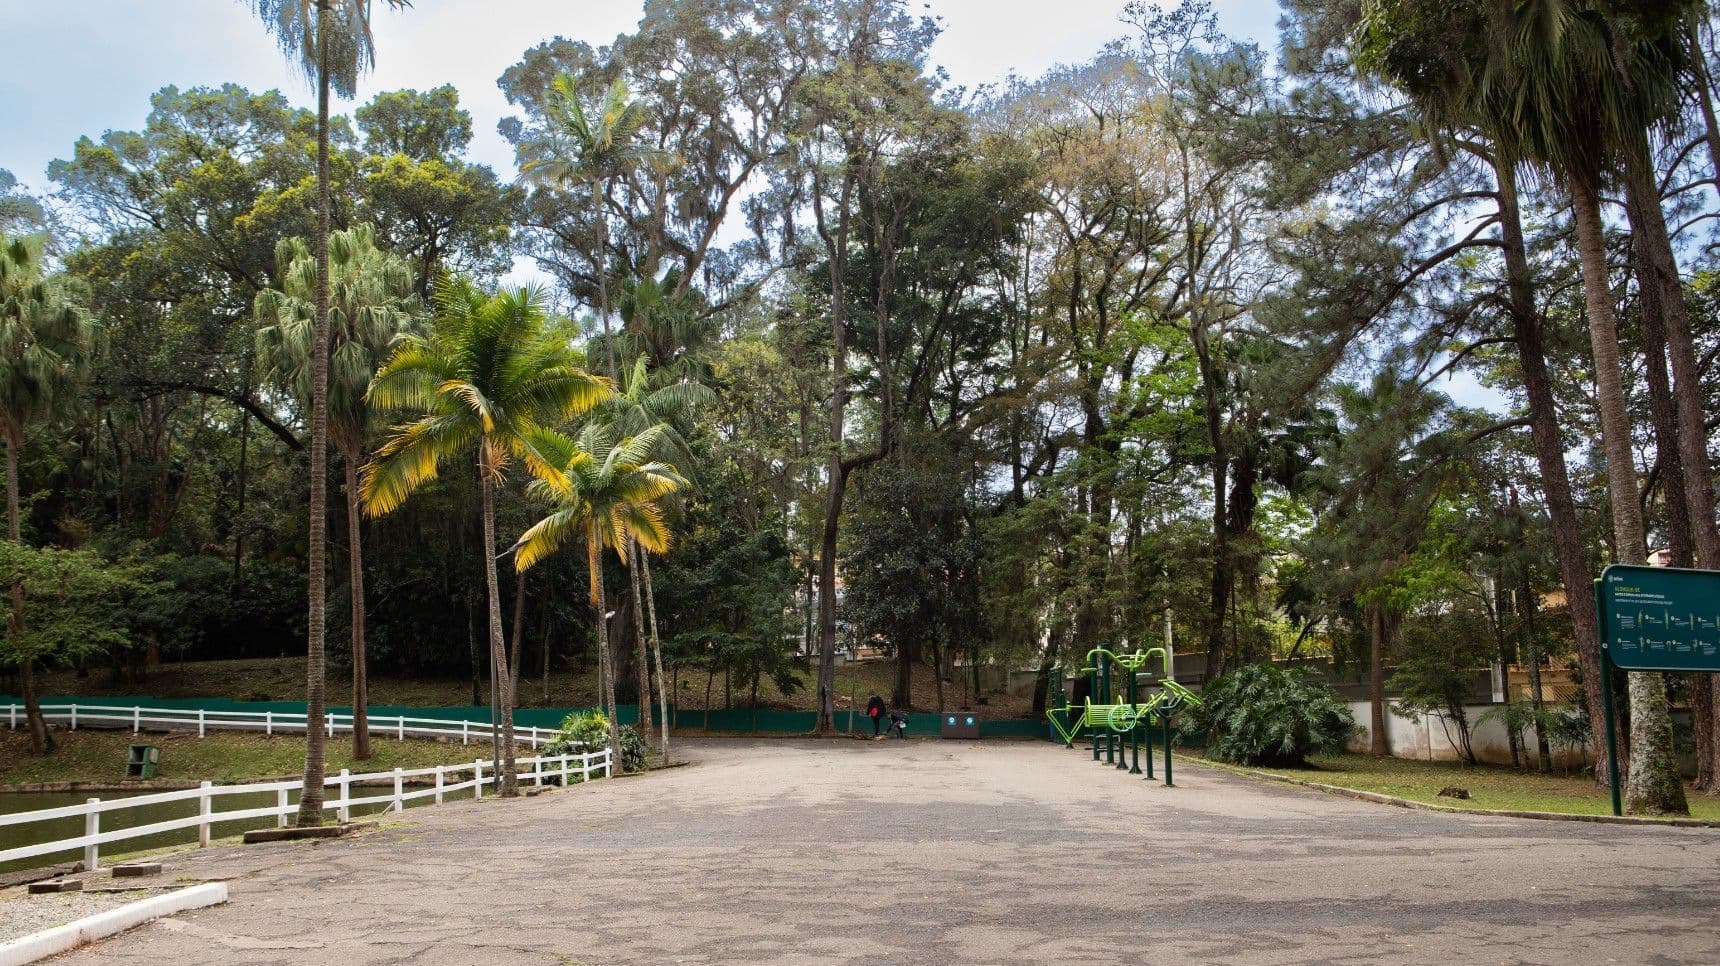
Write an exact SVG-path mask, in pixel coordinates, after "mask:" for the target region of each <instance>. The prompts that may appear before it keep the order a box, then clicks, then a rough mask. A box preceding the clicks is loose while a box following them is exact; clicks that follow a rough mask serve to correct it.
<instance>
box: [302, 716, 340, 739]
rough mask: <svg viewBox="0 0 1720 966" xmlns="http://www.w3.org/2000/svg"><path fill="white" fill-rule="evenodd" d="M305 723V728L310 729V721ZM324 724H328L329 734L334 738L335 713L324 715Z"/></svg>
mask: <svg viewBox="0 0 1720 966" xmlns="http://www.w3.org/2000/svg"><path fill="white" fill-rule="evenodd" d="M305 724H306V729H305V730H307V731H308V730H310V729H309V725H310V722H308V721H307V722H305ZM323 724H325V725H327V726H328V736H329V737H330V738H333V737H334V715H332V714H328V715H323Z"/></svg>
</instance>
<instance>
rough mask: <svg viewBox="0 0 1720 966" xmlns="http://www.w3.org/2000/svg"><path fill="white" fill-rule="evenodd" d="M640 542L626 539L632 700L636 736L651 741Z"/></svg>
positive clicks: (649, 676)
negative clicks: (636, 715)
mask: <svg viewBox="0 0 1720 966" xmlns="http://www.w3.org/2000/svg"><path fill="white" fill-rule="evenodd" d="M641 555H642V554H641V551H640V550H639V545H638V544H637V543H635V542H634V541H632V540H629V541H627V582H628V585H629V586H628V589H629V590H630V591H632V593H633V637H634V641H635V644H636V648H635V653H634V655H633V661H634V663H635V664H636V665H637V668H638V669H637V670H636V671H634V672H633V682H634V688H633V690H634V703H635V704H636V705H637V706H638V708H639V736H640V737H641V738H644V739H645V740H646V741H650V740H651V664H650V655H649V654H648V653H647V651H646V645H645V599H644V597H643V596H642V595H641V594H640V593H639V558H640V556H641Z"/></svg>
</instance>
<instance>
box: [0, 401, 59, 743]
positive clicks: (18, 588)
mask: <svg viewBox="0 0 1720 966" xmlns="http://www.w3.org/2000/svg"><path fill="white" fill-rule="evenodd" d="M23 446H24V432H23V427H21V426H20V427H16V428H14V427H11V426H8V427H7V430H6V539H8V540H10V541H12V542H13V543H15V544H20V545H22V544H23V542H24V537H23V532H24V530H23V525H22V523H21V522H20V520H19V511H18V451H19V450H20V449H22V448H23ZM6 634H7V636H8V637H10V638H12V639H13V640H15V641H16V640H21V639H22V638H23V635H24V579H23V576H22V575H20V576H19V578H18V579H17V580H15V581H13V582H12V613H11V615H10V616H8V617H7V619H6ZM34 665H35V657H34V655H32V654H30V653H29V652H28V651H27V650H25V649H24V647H23V645H20V646H19V648H18V684H19V690H21V691H23V692H24V695H23V697H24V720H25V722H26V723H27V724H28V726H29V728H30V750H31V751H33V752H35V753H36V754H38V755H45V754H47V753H48V752H50V751H53V750H54V736H53V735H52V734H51V733H50V732H49V731H48V719H46V718H44V717H42V704H41V702H40V700H38V698H37V696H36V670H35V667H34Z"/></svg>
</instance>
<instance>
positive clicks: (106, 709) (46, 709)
mask: <svg viewBox="0 0 1720 966" xmlns="http://www.w3.org/2000/svg"><path fill="white" fill-rule="evenodd" d="M0 707H4V708H5V711H6V725H7V727H8V728H11V729H17V728H20V727H23V726H24V706H23V705H21V704H8V705H4V706H0ZM42 717H44V718H46V719H47V720H49V721H51V722H59V723H63V724H65V725H66V726H67V727H69V728H71V729H72V730H73V731H76V730H78V726H79V725H85V726H92V725H93V726H97V727H107V728H116V727H117V728H126V727H129V728H131V732H132V734H137V733H138V732H139V731H141V730H143V729H144V728H146V727H147V728H152V729H155V730H158V731H190V730H192V729H196V731H197V736H198V737H199V738H201V737H203V735H204V734H205V733H206V732H207V731H208V729H210V728H215V729H218V730H222V731H261V732H262V733H263V734H266V735H272V734H274V733H275V732H277V731H279V732H282V733H284V734H292V733H298V734H303V733H304V730H305V716H304V715H302V714H288V713H286V712H282V711H206V710H204V709H202V708H139V707H114V706H110V705H101V704H83V703H75V704H44V705H42ZM323 727H324V729H325V730H326V731H327V732H328V735H329V737H331V738H332V737H334V736H335V735H337V734H351V733H352V715H350V714H325V715H323ZM490 730H491V725H490V723H489V722H488V721H453V720H449V719H446V718H409V717H406V716H404V715H371V716H370V735H371V737H373V738H374V737H376V736H378V735H382V736H390V735H392V736H393V737H395V738H397V739H400V740H405V739H406V737H407V736H408V735H411V736H413V737H419V738H424V737H432V738H452V737H453V736H455V735H459V736H460V741H461V743H462V744H471V743H472V741H473V740H474V739H476V740H480V741H488V740H490ZM556 734H557V731H556V730H555V729H554V728H521V727H519V726H517V725H516V726H515V727H514V740H515V741H519V742H524V743H526V744H529V745H531V746H532V747H533V748H539V747H542V746H543V745H545V744H548V743H549V742H550V741H551V740H552V739H554V738H555V736H556Z"/></svg>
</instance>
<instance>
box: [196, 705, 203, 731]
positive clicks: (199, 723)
mask: <svg viewBox="0 0 1720 966" xmlns="http://www.w3.org/2000/svg"><path fill="white" fill-rule="evenodd" d="M197 737H199V738H201V737H203V709H202V708H198V709H197Z"/></svg>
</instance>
